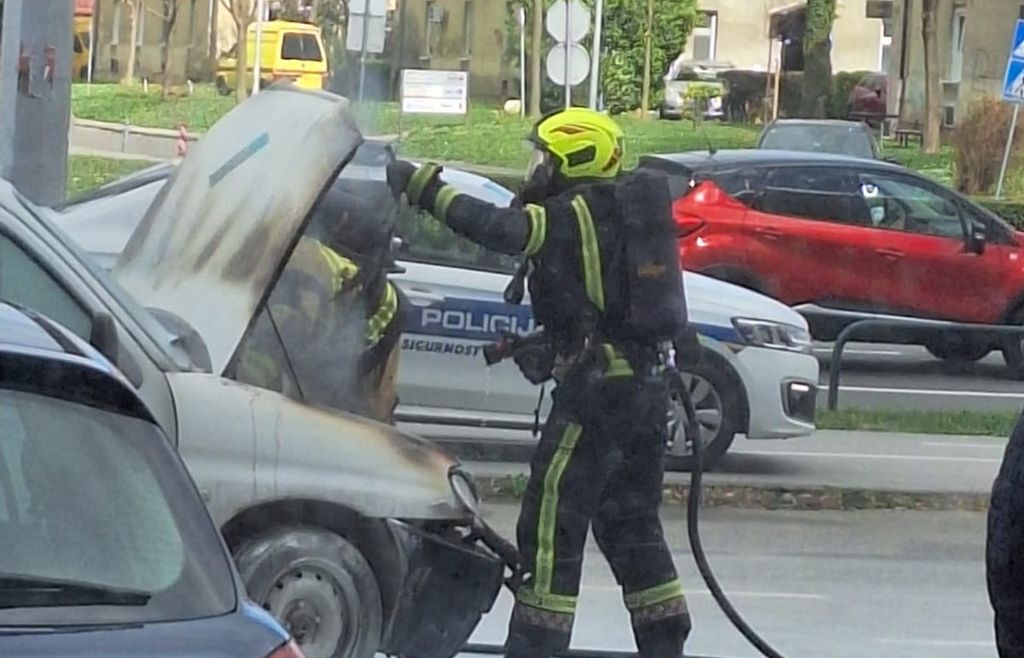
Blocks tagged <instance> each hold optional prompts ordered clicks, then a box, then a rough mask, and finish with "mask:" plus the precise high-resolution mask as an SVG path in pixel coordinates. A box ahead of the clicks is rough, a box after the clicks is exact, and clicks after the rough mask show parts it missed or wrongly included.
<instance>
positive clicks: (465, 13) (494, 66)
mask: <svg viewBox="0 0 1024 658" xmlns="http://www.w3.org/2000/svg"><path fill="white" fill-rule="evenodd" d="M508 12H509V2H508V1H507V0H406V7H405V18H404V20H405V22H406V24H405V27H404V30H403V28H402V27H401V26H400V25H398V26H396V29H397V30H398V31H399V33H400V34H402V35H403V37H404V41H405V45H404V48H403V53H402V68H418V69H440V70H455V71H469V85H470V87H469V93H470V95H472V97H473V98H483V99H489V100H501V99H504V98H507V97H508V96H510V95H512V96H514V95H518V91H517V89H518V87H517V81H518V72H516V71H511V72H510V71H509V70H508V66H507V65H506V63H505V57H504V54H505V48H506V45H507V44H506V38H507V35H506V19H507V17H508ZM396 59H397V58H396Z"/></svg>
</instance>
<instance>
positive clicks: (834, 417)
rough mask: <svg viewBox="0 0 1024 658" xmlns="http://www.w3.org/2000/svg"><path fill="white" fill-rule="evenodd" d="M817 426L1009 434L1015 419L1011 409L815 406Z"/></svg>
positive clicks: (865, 429)
mask: <svg viewBox="0 0 1024 658" xmlns="http://www.w3.org/2000/svg"><path fill="white" fill-rule="evenodd" d="M815 422H816V424H817V426H818V429H823V430H863V431H868V432H907V433H911V434H967V435H974V436H1001V437H1008V436H1010V431H1011V430H1012V429H1013V426H1014V425H1015V424H1016V423H1017V413H1016V412H1013V411H966V410H965V411H942V410H928V411H917V410H909V409H907V410H903V409H900V410H891V411H890V410H879V409H870V410H868V409H838V410H836V411H828V410H825V409H819V410H818V413H817V418H816V421H815Z"/></svg>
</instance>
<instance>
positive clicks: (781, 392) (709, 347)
mask: <svg viewBox="0 0 1024 658" xmlns="http://www.w3.org/2000/svg"><path fill="white" fill-rule="evenodd" d="M386 157H387V156H386V154H384V153H383V151H382V149H381V147H380V144H379V143H377V144H374V143H373V142H367V143H366V144H365V145H364V147H362V148H361V149H360V151H359V154H357V156H356V159H355V160H354V161H353V163H352V164H351V165H350V167H353V165H356V166H358V167H360V169H359V170H358V171H357V172H356V171H355V170H354V169H353V170H352V171H348V172H347V173H345V174H344V175H345V176H352V175H359V176H361V177H366V178H371V179H376V180H380V181H383V175H384V174H383V168H382V165H383V164H384V162H385V161H386ZM173 168H174V167H173V165H170V164H167V165H158V166H156V167H153V168H151V169H148V170H145V171H143V172H140V173H137V174H135V175H133V176H129V177H127V178H125V179H123V180H122V181H118V182H116V183H113V184H111V185H109V186H106V187H105V188H101V189H100V190H97V191H96V192H95V193H93V194H91V195H89V196H87V197H84V198H82V199H80V200H78V201H77V202H75V203H74V204H72V205H70V206H68V207H65V208H63V209H62V212H60V213H57V217H56V218H55V221H57V222H58V223H59V224H60V225H61V226H62V227H63V228H64V229H65V230H66V231H68V232H69V233H70V234H71V235H72V236H73V237H74V238H75V239H76V240H78V241H79V242H80V243H81V244H82V246H83V247H84V248H85V249H86V250H87V251H89V252H90V253H92V254H93V255H94V256H95V257H96V258H97V259H99V260H100V262H101V263H103V264H105V265H108V266H109V264H110V263H112V262H113V259H115V258H116V256H117V254H118V253H119V252H120V250H121V249H122V248H123V246H124V243H125V241H126V240H127V236H128V235H129V234H130V233H131V232H132V230H134V228H135V226H136V224H137V223H138V221H139V217H141V215H142V214H143V213H144V212H145V209H146V207H147V206H148V205H149V203H150V202H151V201H152V199H153V198H154V197H155V196H156V194H157V192H158V191H159V190H160V188H161V187H162V186H163V182H164V180H166V178H167V177H168V176H169V175H170V173H171V172H172V171H173ZM353 172H355V173H353ZM443 176H444V178H445V179H446V180H447V181H448V182H450V183H452V184H453V185H455V186H457V187H459V188H460V189H462V190H463V191H464V192H466V193H468V194H473V195H474V196H477V197H479V198H482V199H485V200H488V201H491V202H492V203H495V204H499V205H507V204H508V203H509V202H510V201H511V200H512V198H513V194H512V192H510V191H509V190H508V189H506V188H504V187H502V186H501V185H499V184H497V183H495V182H494V181H491V180H490V179H487V178H484V177H482V176H478V175H475V174H472V173H469V172H465V171H460V170H457V169H446V170H445V171H444V173H443ZM382 184H383V183H382ZM399 231H400V233H402V237H403V241H402V246H401V251H400V253H399V260H398V262H399V265H400V266H401V267H402V268H403V269H404V270H405V271H404V272H402V273H399V274H394V275H392V279H393V280H394V281H395V282H396V283H397V284H398V285H399V287H400V288H401V289H402V291H403V292H404V293H405V296H406V297H407V298H408V300H409V301H410V302H411V309H410V310H409V312H408V314H407V317H406V324H405V327H404V334H403V337H402V359H401V363H400V366H399V375H398V389H399V398H400V405H399V407H398V410H397V413H396V417H397V419H398V420H399V421H402V422H405V423H410V424H414V425H415V429H416V431H417V433H418V434H420V435H424V436H428V437H430V438H434V439H439V440H443V441H445V442H454V441H457V440H458V439H459V438H460V437H461V438H463V439H469V440H472V441H474V442H477V441H480V440H484V441H487V440H491V441H497V440H503V441H506V442H508V441H509V439H510V438H511V442H512V443H513V444H523V443H527V444H528V443H529V442H531V441H533V439H532V435H531V432H530V431H529V430H530V429H531V428H533V426H534V423H535V418H536V417H535V413H536V411H537V405H538V402H539V401H540V400H541V396H540V392H541V391H540V387H537V386H533V385H531V384H530V383H529V382H527V381H526V380H525V379H524V378H523V377H522V375H520V374H519V372H518V370H517V368H516V366H515V365H514V364H513V363H512V362H511V361H508V362H504V363H501V364H497V365H495V366H491V367H489V368H488V367H487V366H485V364H484V360H483V355H482V352H481V350H482V348H483V347H484V346H485V345H487V344H488V343H491V342H493V341H495V340H497V339H498V338H500V336H501V335H502V334H503V333H504V332H507V331H516V332H526V331H530V330H531V329H532V328H533V320H532V316H531V313H530V307H529V306H528V304H524V305H522V306H513V305H510V304H507V303H505V302H504V299H503V291H504V289H505V286H506V284H507V283H508V280H509V273H510V272H511V270H512V268H513V267H514V263H513V262H512V261H511V259H509V258H506V257H504V256H501V255H497V254H494V253H489V252H486V251H484V250H482V249H480V248H477V247H475V246H474V245H471V244H469V243H467V242H465V241H464V240H462V239H461V238H458V237H457V236H454V235H452V234H451V233H450V232H448V231H447V229H444V228H442V227H440V225H439V224H437V223H436V222H435V221H434V220H432V219H426V218H422V217H421V218H410V217H406V218H405V219H404V221H403V222H401V224H400V228H399ZM684 276H685V287H686V296H687V306H688V309H689V313H690V320H691V321H692V322H693V323H694V325H695V326H696V328H697V330H698V332H699V334H700V340H701V345H702V347H703V349H704V353H703V357H704V358H702V360H701V362H700V363H699V364H698V365H697V366H695V367H692V368H690V369H688V371H687V372H685V373H684V379H685V381H686V383H687V384H688V386H689V388H690V391H691V393H692V395H693V397H694V402H695V405H696V408H697V414H698V420H699V422H700V425H701V428H702V431H703V436H704V440H705V442H706V444H707V446H708V448H707V459H708V462H709V463H713V461H714V460H716V459H718V458H720V457H721V456H722V455H724V454H725V452H726V451H727V450H728V448H729V446H730V445H731V443H732V441H733V438H734V437H735V435H736V434H745V435H746V436H747V437H748V438H750V439H781V438H788V437H793V436H801V435H805V434H809V433H810V432H812V431H813V430H814V410H815V402H816V398H817V382H818V367H819V365H818V361H817V359H815V358H814V357H813V356H812V355H811V341H810V335H809V333H808V330H807V323H806V321H805V320H804V319H803V317H801V316H800V315H799V314H798V313H796V312H795V311H793V310H791V309H790V308H788V307H787V306H785V305H784V304H781V303H779V302H777V301H775V300H773V299H771V298H769V297H766V296H764V295H760V294H758V293H755V292H752V291H750V290H746V289H744V288H740V287H738V286H735V285H732V284H728V283H724V282H721V281H717V280H715V279H711V278H708V277H705V276H702V275H699V274H695V273H691V272H687V273H686V274H685V275H684ZM441 372H443V373H445V375H446V376H445V377H443V378H441V377H438V373H441ZM548 404H549V400H545V401H544V403H543V405H542V407H541V408H540V410H539V418H540V419H543V418H544V417H545V415H546V411H547V407H548ZM460 428H461V429H460ZM492 430H493V431H492ZM507 430H514V431H513V432H509V431H507ZM689 463H690V458H689V456H688V454H687V448H686V445H685V442H684V441H674V442H673V445H672V447H671V449H670V460H669V467H675V468H687V467H688V466H689Z"/></svg>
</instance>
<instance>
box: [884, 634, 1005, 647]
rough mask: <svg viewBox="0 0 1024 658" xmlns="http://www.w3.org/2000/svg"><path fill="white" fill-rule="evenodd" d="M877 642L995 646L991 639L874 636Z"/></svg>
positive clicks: (945, 645) (933, 645) (928, 645)
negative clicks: (930, 638)
mask: <svg viewBox="0 0 1024 658" xmlns="http://www.w3.org/2000/svg"><path fill="white" fill-rule="evenodd" d="M872 641H873V642H877V643H879V644H907V645H912V646H922V647H984V648H986V649H987V648H990V647H991V648H995V646H996V643H995V642H993V641H992V640H926V639H924V638H915V637H908V638H896V637H876V638H874V639H873V640H872Z"/></svg>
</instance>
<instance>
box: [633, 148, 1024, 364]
mask: <svg viewBox="0 0 1024 658" xmlns="http://www.w3.org/2000/svg"><path fill="white" fill-rule="evenodd" d="M640 165H641V167H644V168H647V169H657V170H660V171H663V172H665V173H667V174H669V178H670V181H671V183H672V185H673V194H674V196H675V203H674V207H673V208H674V214H675V220H676V224H677V226H678V228H679V253H680V257H681V258H682V261H683V265H684V266H685V267H686V268H687V269H690V270H694V271H698V272H701V273H704V274H708V275H710V276H714V277H716V278H720V279H724V280H727V281H730V282H733V283H737V284H740V285H743V286H746V287H748V288H753V289H755V290H758V291H761V292H764V293H766V294H769V295H771V296H773V297H776V298H777V299H779V300H781V301H783V302H785V303H786V304H789V305H791V306H794V307H796V309H797V310H798V311H800V312H801V313H803V314H804V315H805V316H806V317H807V319H808V322H809V323H810V325H811V331H812V333H813V334H814V336H815V337H816V338H818V339H821V340H833V339H835V337H836V335H837V334H838V332H839V331H840V330H841V329H842V328H843V327H844V326H846V325H848V324H849V323H850V322H852V321H854V320H856V319H861V318H866V317H872V316H878V315H886V316H902V317H907V316H910V317H916V318H930V319H942V320H954V321H959V322H974V323H992V324H1002V323H1013V324H1024V258H1022V256H1024V250H1022V249H1021V246H1020V245H1021V244H1024V233H1018V232H1017V231H1014V229H1013V228H1012V227H1011V226H1010V225H1008V224H1007V223H1006V222H1005V221H1003V220H1002V219H1000V218H999V217H997V216H995V215H993V214H992V213H991V212H989V211H987V210H985V209H984V208H981V207H980V206H978V205H976V204H975V203H973V202H971V201H970V200H968V199H967V198H965V197H963V196H960V195H959V194H957V193H955V192H953V191H951V190H949V189H947V188H945V187H943V186H941V185H938V184H936V183H934V182H932V181H931V180H929V179H927V178H924V177H923V176H920V175H918V174H916V173H914V172H912V171H910V170H907V169H905V168H903V167H900V166H897V165H893V164H889V163H886V162H881V161H878V160H863V159H859V158H852V157H848V156H842V155H832V154H823V153H801V152H794V151H769V150H731V151H719V152H717V153H708V152H694V153H681V154H673V155H654V156H646V157H644V158H642V159H641V162H640ZM883 338H885V339H891V340H893V341H905V342H914V343H923V344H924V345H925V346H926V347H928V349H929V350H930V351H931V352H932V353H933V354H934V355H936V356H938V357H940V358H945V359H960V360H976V359H980V358H982V357H983V356H985V355H986V354H988V353H989V351H991V350H992V349H1002V350H1003V352H1004V354H1005V356H1006V361H1007V364H1008V365H1010V366H1011V367H1012V368H1013V369H1014V370H1015V371H1017V372H1024V352H1022V345H1021V341H1017V340H1014V341H1002V340H998V339H996V338H994V337H993V336H992V335H991V334H984V333H981V332H978V331H965V332H962V333H953V332H949V331H945V332H942V333H941V334H936V333H933V332H929V333H925V334H921V333H919V332H916V333H908V332H906V331H902V332H898V333H897V334H891V333H887V334H886V335H885V336H883Z"/></svg>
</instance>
